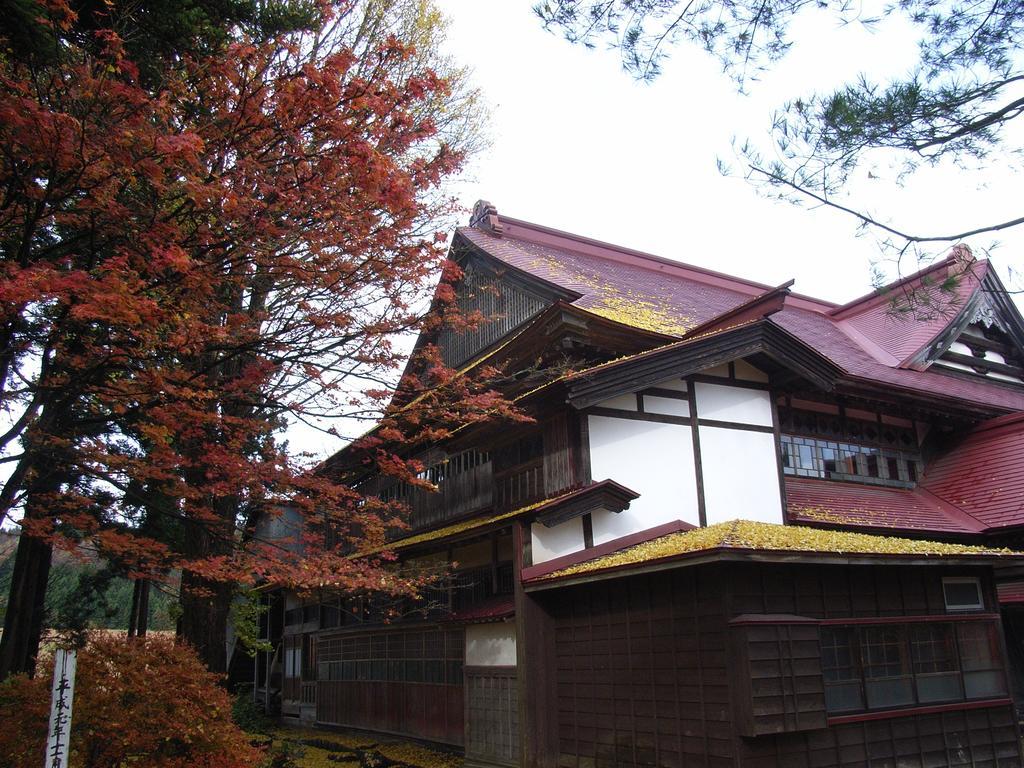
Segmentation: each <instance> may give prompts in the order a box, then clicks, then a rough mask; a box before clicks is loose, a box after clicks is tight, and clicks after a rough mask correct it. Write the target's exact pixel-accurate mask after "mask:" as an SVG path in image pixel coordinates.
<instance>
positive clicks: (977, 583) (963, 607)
mask: <svg viewBox="0 0 1024 768" xmlns="http://www.w3.org/2000/svg"><path fill="white" fill-rule="evenodd" d="M947 584H973V585H974V590H975V595H977V598H978V601H977V603H974V604H971V605H968V604H966V603H963V604H959V605H950V603H949V594H948V593H947V592H946V585H947ZM942 603H943V605H944V606H945V607H946V611H947V612H949V613H976V612H978V611H984V610H985V592H984V590H983V589H982V587H981V579H980V578H979V577H977V576H943V577H942Z"/></svg>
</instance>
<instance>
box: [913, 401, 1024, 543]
mask: <svg viewBox="0 0 1024 768" xmlns="http://www.w3.org/2000/svg"><path fill="white" fill-rule="evenodd" d="M921 485H922V486H923V487H924V488H925V489H927V490H928V491H930V492H931V493H933V494H935V495H936V496H938V497H940V498H941V499H943V500H944V501H946V502H948V503H949V504H953V505H955V506H957V507H958V508H959V509H961V510H963V511H964V512H967V513H968V514H970V515H971V516H972V517H974V518H976V519H978V520H980V521H981V522H982V523H983V524H984V525H985V526H986V527H987V528H990V529H992V528H996V529H998V528H1006V527H1019V526H1021V525H1022V521H1024V413H1017V414H1011V415H1009V416H1003V417H1000V418H997V419H992V420H991V421H988V422H985V423H984V424H982V425H980V426H979V427H977V428H975V429H974V430H973V431H971V433H970V434H968V435H967V437H966V438H965V439H964V440H963V441H962V442H960V443H959V444H958V445H956V446H954V447H953V448H952V449H951V450H949V451H947V452H946V453H944V454H943V455H942V456H940V457H939V458H938V459H936V460H935V461H934V462H933V463H932V464H931V465H930V466H929V467H928V468H927V470H926V472H925V475H924V478H923V479H922V481H921Z"/></svg>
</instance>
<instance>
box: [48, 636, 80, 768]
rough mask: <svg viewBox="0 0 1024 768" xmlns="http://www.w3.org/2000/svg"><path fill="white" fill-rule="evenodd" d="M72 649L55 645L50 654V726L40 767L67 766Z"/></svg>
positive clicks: (72, 693) (72, 695) (72, 689)
mask: <svg viewBox="0 0 1024 768" xmlns="http://www.w3.org/2000/svg"><path fill="white" fill-rule="evenodd" d="M76 661H77V654H76V652H75V651H74V650H66V649H64V648H58V649H57V651H56V653H54V655H53V691H52V694H51V697H50V728H49V731H48V736H47V739H46V756H45V757H44V758H43V768H67V765H68V760H69V757H70V753H71V749H70V747H69V744H68V740H69V738H70V734H71V707H72V704H73V703H74V699H75V667H76Z"/></svg>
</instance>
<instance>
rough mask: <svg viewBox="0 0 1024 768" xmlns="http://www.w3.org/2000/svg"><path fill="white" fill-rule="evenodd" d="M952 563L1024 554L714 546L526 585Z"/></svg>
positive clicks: (1022, 560) (531, 588)
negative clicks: (753, 569) (701, 568)
mask: <svg viewBox="0 0 1024 768" xmlns="http://www.w3.org/2000/svg"><path fill="white" fill-rule="evenodd" d="M950 562H955V563H956V564H957V565H984V566H992V565H994V564H996V563H1013V564H1024V554H1016V553H1015V554H1012V555H1011V554H1006V555H949V554H945V555H900V554H848V555H843V554H835V553H819V552H792V551H789V550H742V549H736V548H734V547H714V548H711V549H705V550H700V551H697V552H686V553H684V554H681V555H670V556H667V557H663V558H659V559H657V560H649V561H647V562H644V563H637V564H630V565H622V566H615V567H611V568H606V569H602V570H598V571H592V572H589V573H580V574H572V575H568V576H548V577H541V578H538V579H537V580H535V581H530V582H524V583H523V589H524V591H526V592H542V591H545V590H549V589H557V588H561V587H570V586H574V585H578V584H589V583H592V582H596V581H607V580H609V579H622V578H627V577H629V576H637V575H641V574H650V573H658V572H660V571H667V570H672V569H675V568H684V567H691V566H695V565H705V564H707V563H773V564H779V565H783V564H792V563H806V564H817V565H839V566H851V565H913V566H922V565H924V566H942V565H945V564H948V563H950Z"/></svg>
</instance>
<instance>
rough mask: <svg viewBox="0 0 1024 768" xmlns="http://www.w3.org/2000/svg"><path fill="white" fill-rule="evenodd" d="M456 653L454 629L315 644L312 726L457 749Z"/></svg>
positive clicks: (458, 635)
mask: <svg viewBox="0 0 1024 768" xmlns="http://www.w3.org/2000/svg"><path fill="white" fill-rule="evenodd" d="M464 648H465V635H464V632H463V631H462V630H448V631H444V632H442V631H439V630H426V631H424V630H414V631H391V632H374V633H362V632H360V633H345V634H340V635H329V636H324V637H321V638H320V644H319V649H320V650H319V660H320V675H319V680H318V681H317V690H316V719H317V722H319V723H323V724H325V725H337V726H346V727H351V728H364V729H366V730H372V731H384V732H387V733H397V734H401V735H405V736H412V737H414V738H418V739H426V740H428V741H437V742H441V743H444V744H453V745H456V746H462V744H463V728H464V697H465V693H464V686H463V673H462V660H463V658H464V655H465V650H464ZM428 665H431V666H433V667H434V668H435V669H434V671H433V672H432V673H430V674H427V673H428V672H430V669H429V668H428ZM338 677H343V678H346V679H337V678H338ZM353 678H355V679H353ZM427 680H431V681H430V682H428V681H427ZM434 680H436V681H437V682H434Z"/></svg>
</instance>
